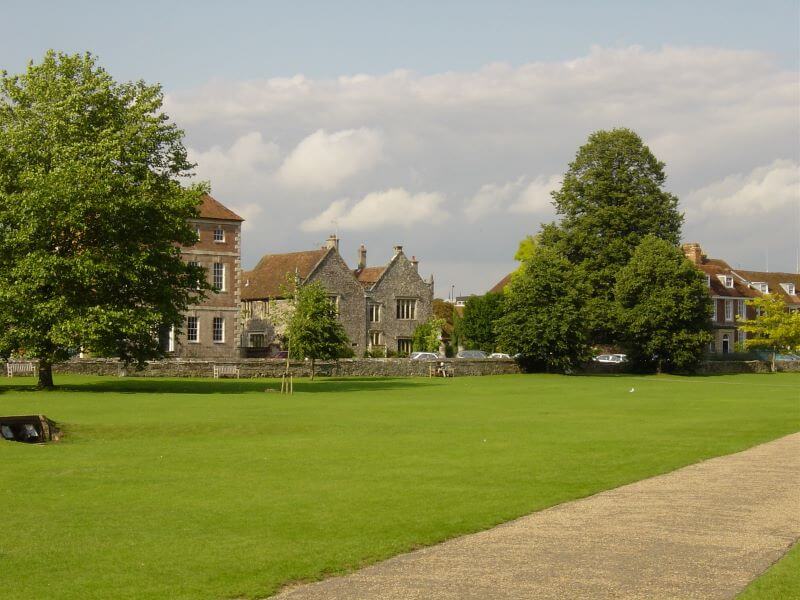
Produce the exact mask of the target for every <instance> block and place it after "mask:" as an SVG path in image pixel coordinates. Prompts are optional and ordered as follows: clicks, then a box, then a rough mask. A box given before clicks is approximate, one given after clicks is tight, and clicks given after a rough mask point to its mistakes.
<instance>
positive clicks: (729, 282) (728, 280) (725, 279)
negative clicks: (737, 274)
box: [717, 275, 733, 288]
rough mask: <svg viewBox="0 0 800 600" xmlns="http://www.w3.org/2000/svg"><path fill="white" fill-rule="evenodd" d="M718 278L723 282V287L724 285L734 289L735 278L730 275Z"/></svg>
mask: <svg viewBox="0 0 800 600" xmlns="http://www.w3.org/2000/svg"><path fill="white" fill-rule="evenodd" d="M717 277H718V278H719V280H720V281H721V282H722V285H724V286H725V287H726V288H732V287H733V277H731V276H730V275H717Z"/></svg>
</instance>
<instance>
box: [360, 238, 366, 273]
mask: <svg viewBox="0 0 800 600" xmlns="http://www.w3.org/2000/svg"><path fill="white" fill-rule="evenodd" d="M366 268H367V247H366V246H365V245H364V244H361V245H360V246H359V247H358V270H359V271H360V270H361V269H366Z"/></svg>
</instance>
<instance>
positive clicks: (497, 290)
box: [489, 273, 514, 294]
mask: <svg viewBox="0 0 800 600" xmlns="http://www.w3.org/2000/svg"><path fill="white" fill-rule="evenodd" d="M513 274H514V273H509V274H508V275H506V276H505V277H503V278H502V279H501V280H500V281H498V282H497V283H496V284H495V285H494V287H493V288H492V289H490V290H489V293H490V294H502V293H503V290H504V289H506V286H507V285H508V284H509V283H511V276H512V275H513Z"/></svg>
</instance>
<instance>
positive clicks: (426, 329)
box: [411, 315, 446, 352]
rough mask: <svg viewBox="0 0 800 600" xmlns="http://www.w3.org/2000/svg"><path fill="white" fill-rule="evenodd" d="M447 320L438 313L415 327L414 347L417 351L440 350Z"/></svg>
mask: <svg viewBox="0 0 800 600" xmlns="http://www.w3.org/2000/svg"><path fill="white" fill-rule="evenodd" d="M445 324H446V321H445V320H444V319H442V318H440V317H437V316H436V315H434V316H432V317H431V318H430V319H428V320H427V321H425V322H424V323H420V324H419V325H417V327H416V328H415V329H414V335H413V337H412V341H411V343H412V347H413V348H414V350H415V351H416V352H439V346H440V344H441V343H442V332H443V331H444V327H445Z"/></svg>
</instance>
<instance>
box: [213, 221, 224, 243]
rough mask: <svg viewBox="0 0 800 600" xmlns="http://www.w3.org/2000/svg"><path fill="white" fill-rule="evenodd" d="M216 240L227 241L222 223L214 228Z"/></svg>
mask: <svg viewBox="0 0 800 600" xmlns="http://www.w3.org/2000/svg"><path fill="white" fill-rule="evenodd" d="M214 241H215V242H224V241H225V230H224V229H223V228H222V226H221V225H217V226H216V227H215V228H214Z"/></svg>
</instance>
